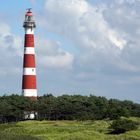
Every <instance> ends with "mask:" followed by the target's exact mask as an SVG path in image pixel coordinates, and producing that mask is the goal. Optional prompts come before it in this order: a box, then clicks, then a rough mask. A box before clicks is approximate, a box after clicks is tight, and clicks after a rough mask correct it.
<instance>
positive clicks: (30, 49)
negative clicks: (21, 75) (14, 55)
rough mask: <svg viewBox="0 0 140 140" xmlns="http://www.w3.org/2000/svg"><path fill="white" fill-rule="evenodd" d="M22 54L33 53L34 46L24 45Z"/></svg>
mask: <svg viewBox="0 0 140 140" xmlns="http://www.w3.org/2000/svg"><path fill="white" fill-rule="evenodd" d="M24 54H35V48H34V47H25V48H24Z"/></svg>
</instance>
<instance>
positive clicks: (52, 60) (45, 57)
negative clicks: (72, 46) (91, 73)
mask: <svg viewBox="0 0 140 140" xmlns="http://www.w3.org/2000/svg"><path fill="white" fill-rule="evenodd" d="M37 40H38V42H36V45H37V46H38V47H37V52H38V62H39V64H41V66H45V67H49V68H53V69H58V70H59V69H60V70H66V69H71V68H72V65H73V60H74V56H73V55H72V54H70V53H69V52H67V51H64V50H63V49H62V48H61V43H60V42H57V41H52V40H48V39H43V38H42V39H41V38H40V39H37Z"/></svg>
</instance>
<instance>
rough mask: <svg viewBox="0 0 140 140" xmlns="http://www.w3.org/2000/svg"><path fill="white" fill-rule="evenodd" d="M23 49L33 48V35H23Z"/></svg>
mask: <svg viewBox="0 0 140 140" xmlns="http://www.w3.org/2000/svg"><path fill="white" fill-rule="evenodd" d="M24 46H25V47H34V35H33V34H25V42H24Z"/></svg>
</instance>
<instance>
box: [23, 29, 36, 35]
mask: <svg viewBox="0 0 140 140" xmlns="http://www.w3.org/2000/svg"><path fill="white" fill-rule="evenodd" d="M25 34H34V29H33V28H25Z"/></svg>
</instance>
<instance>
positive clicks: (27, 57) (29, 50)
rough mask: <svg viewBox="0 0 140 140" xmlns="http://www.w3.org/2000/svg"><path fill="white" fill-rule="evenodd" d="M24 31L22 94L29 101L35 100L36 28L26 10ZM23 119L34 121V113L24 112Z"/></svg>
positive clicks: (31, 16) (30, 14) (30, 12)
mask: <svg viewBox="0 0 140 140" xmlns="http://www.w3.org/2000/svg"><path fill="white" fill-rule="evenodd" d="M23 27H24V29H25V36H24V56H23V77H22V94H23V96H25V97H28V98H29V99H31V100H33V101H36V100H37V85H36V64H35V47H34V29H35V27H36V25H35V21H34V19H33V13H32V11H31V8H30V9H27V12H26V14H25V21H24V23H23ZM24 114H25V119H34V118H35V114H36V112H35V111H25V112H24Z"/></svg>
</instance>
